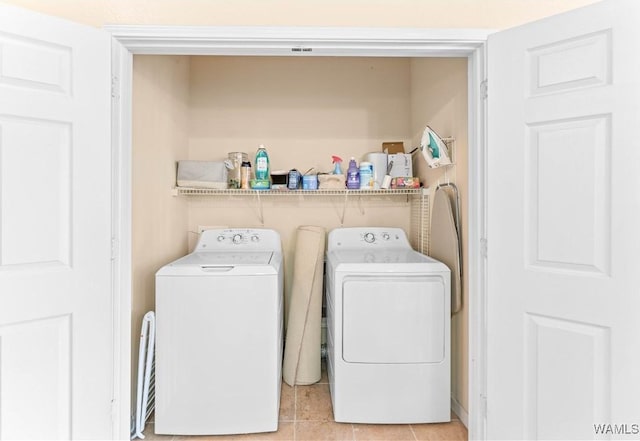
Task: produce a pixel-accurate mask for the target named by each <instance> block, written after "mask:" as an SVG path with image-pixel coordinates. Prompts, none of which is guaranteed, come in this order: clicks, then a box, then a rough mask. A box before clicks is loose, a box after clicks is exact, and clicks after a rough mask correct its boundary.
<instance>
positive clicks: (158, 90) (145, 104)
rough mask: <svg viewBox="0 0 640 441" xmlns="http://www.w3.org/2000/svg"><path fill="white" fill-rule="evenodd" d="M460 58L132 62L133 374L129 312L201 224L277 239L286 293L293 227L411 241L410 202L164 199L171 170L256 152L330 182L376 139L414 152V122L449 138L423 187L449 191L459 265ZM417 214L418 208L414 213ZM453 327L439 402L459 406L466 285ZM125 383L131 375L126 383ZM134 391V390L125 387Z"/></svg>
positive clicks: (463, 156)
mask: <svg viewBox="0 0 640 441" xmlns="http://www.w3.org/2000/svg"><path fill="white" fill-rule="evenodd" d="M467 72H468V71H467V59H466V58H444V57H443V58H426V57H425V58H404V57H320V56H306V55H301V56H290V57H283V56H280V57H276V56H167V55H135V56H134V58H133V124H132V127H133V142H132V146H133V147H132V210H133V213H132V217H133V224H132V225H133V227H132V329H133V330H134V332H133V333H132V334H133V341H132V357H133V358H132V361H133V362H132V369H133V370H132V374H134V373H135V367H136V366H137V350H138V341H137V339H138V335H137V330H138V329H140V324H141V321H142V316H143V315H144V313H145V312H146V311H149V310H153V309H154V293H155V278H154V275H155V273H156V271H157V270H158V269H159V268H160V267H161V266H163V265H164V264H166V263H168V262H170V261H172V260H174V259H176V258H178V257H180V256H182V255H185V254H187V253H188V252H190V250H191V249H192V247H193V245H194V244H195V241H196V240H197V237H198V231H199V229H201V228H203V227H234V228H236V227H237V228H240V227H264V228H271V229H274V230H276V231H278V232H279V233H280V236H281V237H282V245H283V253H284V269H285V296H287V295H288V288H289V285H290V280H291V277H290V271H289V272H288V271H287V270H288V269H289V268H292V262H293V258H294V256H293V250H294V245H295V231H296V228H297V227H298V226H300V225H318V226H322V227H325V228H326V229H327V231H329V230H331V229H333V228H336V227H340V226H345V227H349V226H386V227H400V228H403V229H404V230H405V231H406V232H407V233H408V234H410V235H411V234H412V233H415V231H411V230H412V229H415V226H413V225H412V222H411V216H412V215H415V213H412V208H411V199H412V198H413V197H415V196H411V195H393V196H389V195H371V196H353V195H351V194H350V195H349V196H348V197H345V196H328V195H327V196H325V195H320V194H311V193H310V194H309V195H298V194H296V195H288V196H262V197H258V196H257V195H253V194H252V195H243V196H234V195H209V196H177V195H176V194H175V192H174V191H173V189H174V187H175V185H176V165H177V161H180V160H186V159H189V160H207V161H222V160H224V159H226V158H227V155H228V153H229V152H246V153H247V154H248V156H249V159H250V160H251V162H252V164H253V162H254V155H255V152H256V149H257V148H258V146H259V145H260V144H264V145H265V146H266V147H267V150H268V152H269V157H270V165H271V170H272V171H273V170H289V169H293V168H295V169H298V170H300V171H302V172H305V171H307V170H309V169H313V171H315V172H330V171H331V170H332V163H331V156H332V155H337V156H340V157H341V158H342V159H343V160H344V161H345V162H348V160H349V158H351V157H354V158H355V159H356V160H357V161H358V162H360V161H361V160H363V158H364V156H365V155H366V153H369V152H375V151H381V150H382V143H383V142H388V141H402V142H404V146H405V151H407V152H408V151H410V150H412V149H413V148H414V147H417V146H418V145H419V142H420V138H421V136H422V131H423V130H424V127H425V126H426V125H429V126H431V127H432V128H433V129H435V130H436V131H437V132H438V133H439V134H440V135H441V136H443V137H448V138H452V140H453V141H452V144H453V149H452V160H453V161H454V165H452V166H450V167H446V168H444V167H443V168H440V169H428V167H427V166H426V164H425V163H424V162H421V161H420V158H419V157H418V156H416V155H414V171H415V172H414V174H415V175H416V176H419V177H420V181H421V183H422V184H423V185H424V186H425V187H430V188H434V187H435V186H437V185H438V184H440V183H445V182H455V184H456V185H457V187H458V189H459V192H460V197H461V213H460V214H461V224H462V243H463V250H462V251H463V267H465V266H466V261H467V257H468V253H467V240H466V236H467V234H466V232H467V231H468V223H467V219H468V216H467V201H468V187H467V177H468V172H467V145H468V141H467V131H468V97H467V84H468V78H467V76H468V74H467ZM426 215H427V216H428V211H427V214H426ZM462 292H463V307H462V309H461V310H460V311H459V312H458V313H457V314H455V315H454V316H453V317H452V322H451V323H452V324H451V336H452V342H451V343H452V347H451V363H452V398H453V399H454V400H455V401H456V402H457V404H458V405H459V406H461V408H462V409H463V411H465V412H466V411H467V409H468V398H467V397H468V374H467V366H468V339H467V334H468V332H467V327H468V308H467V304H468V302H467V299H468V279H467V278H466V277H465V278H464V282H463V289H462ZM132 378H135V377H132ZM132 383H134V385H135V382H132Z"/></svg>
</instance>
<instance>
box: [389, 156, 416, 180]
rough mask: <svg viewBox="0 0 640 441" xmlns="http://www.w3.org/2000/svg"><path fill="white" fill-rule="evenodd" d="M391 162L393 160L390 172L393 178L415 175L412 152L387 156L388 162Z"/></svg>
mask: <svg viewBox="0 0 640 441" xmlns="http://www.w3.org/2000/svg"><path fill="white" fill-rule="evenodd" d="M391 162H393V165H392V167H391V171H390V172H389V176H391V177H392V178H397V177H411V176H413V167H412V161H411V154H409V153H396V154H393V155H389V156H388V157H387V164H391Z"/></svg>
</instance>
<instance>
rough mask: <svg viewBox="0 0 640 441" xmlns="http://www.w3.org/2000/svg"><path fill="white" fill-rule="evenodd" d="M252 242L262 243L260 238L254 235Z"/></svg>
mask: <svg viewBox="0 0 640 441" xmlns="http://www.w3.org/2000/svg"><path fill="white" fill-rule="evenodd" d="M251 242H260V237H259V236H257V235H255V234H254V235H253V236H251Z"/></svg>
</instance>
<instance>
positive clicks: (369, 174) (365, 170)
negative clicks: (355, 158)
mask: <svg viewBox="0 0 640 441" xmlns="http://www.w3.org/2000/svg"><path fill="white" fill-rule="evenodd" d="M360 190H373V164H372V163H370V162H361V163H360Z"/></svg>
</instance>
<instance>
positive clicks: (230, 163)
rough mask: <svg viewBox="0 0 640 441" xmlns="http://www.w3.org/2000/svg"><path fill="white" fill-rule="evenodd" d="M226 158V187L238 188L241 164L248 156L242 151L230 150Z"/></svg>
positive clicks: (240, 177)
mask: <svg viewBox="0 0 640 441" xmlns="http://www.w3.org/2000/svg"><path fill="white" fill-rule="evenodd" d="M227 158H228V159H227V160H226V161H225V165H226V167H227V187H228V188H240V186H241V185H240V181H241V179H242V176H241V171H240V168H241V165H242V163H243V162H245V161H248V160H249V156H248V155H247V154H246V153H244V152H230V153H228V154H227Z"/></svg>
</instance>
